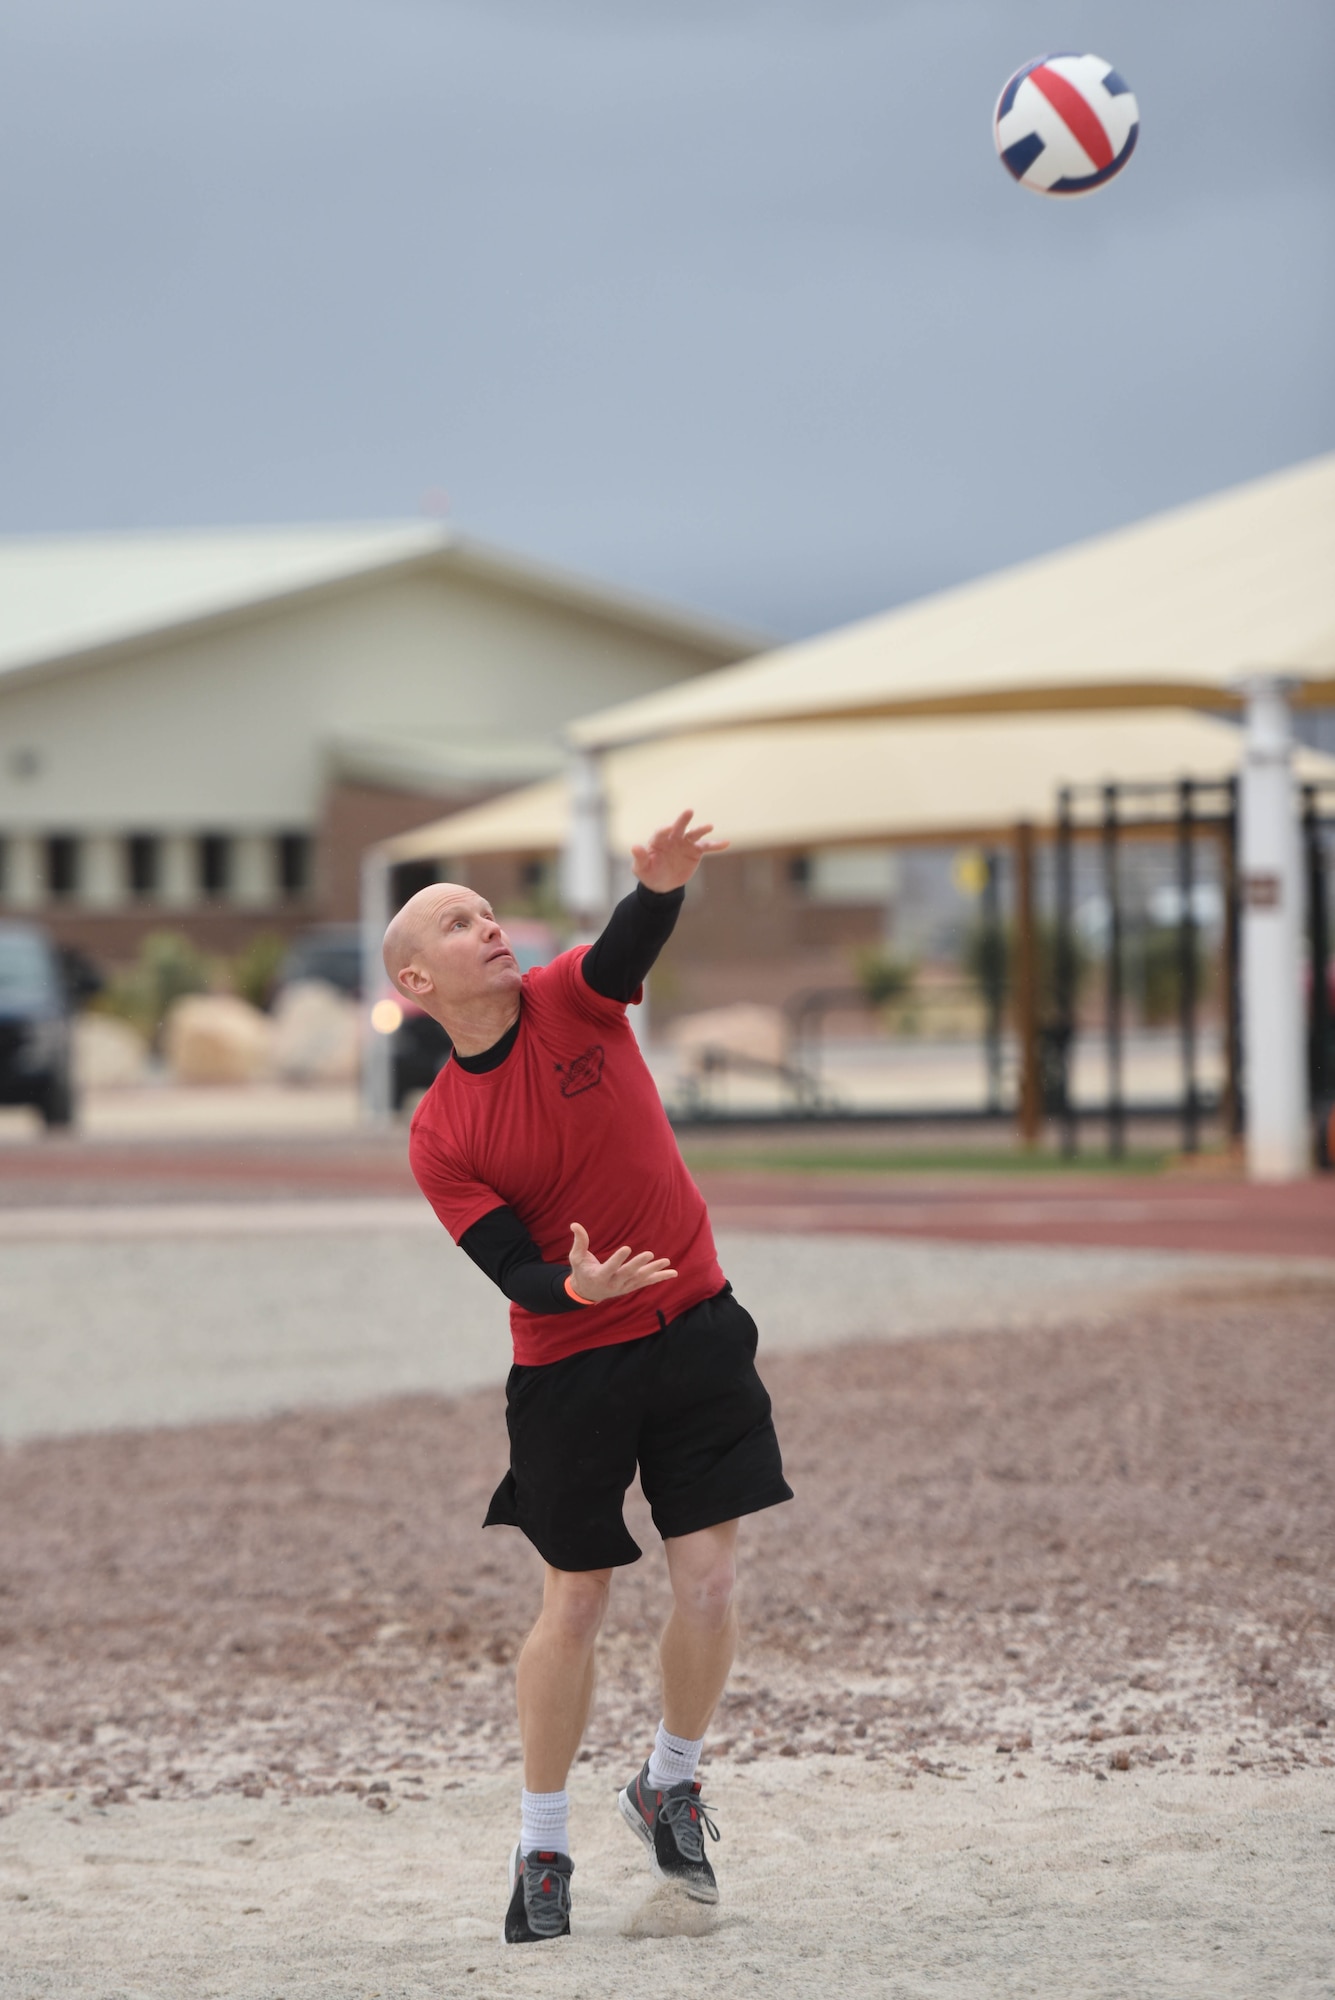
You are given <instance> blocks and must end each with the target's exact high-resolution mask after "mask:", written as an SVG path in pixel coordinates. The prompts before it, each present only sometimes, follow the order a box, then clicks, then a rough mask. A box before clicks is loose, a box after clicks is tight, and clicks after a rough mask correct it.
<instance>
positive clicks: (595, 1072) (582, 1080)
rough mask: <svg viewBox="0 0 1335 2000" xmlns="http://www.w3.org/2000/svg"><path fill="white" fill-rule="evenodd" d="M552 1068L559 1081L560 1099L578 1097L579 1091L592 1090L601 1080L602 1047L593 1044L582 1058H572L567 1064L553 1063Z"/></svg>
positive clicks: (598, 1043)
mask: <svg viewBox="0 0 1335 2000" xmlns="http://www.w3.org/2000/svg"><path fill="white" fill-rule="evenodd" d="M552 1068H553V1069H554V1070H555V1071H556V1074H557V1075H558V1076H559V1077H560V1079H561V1095H562V1097H578V1096H579V1094H580V1092H581V1090H592V1089H593V1087H594V1085H595V1084H596V1083H601V1082H602V1080H603V1045H602V1043H601V1042H593V1043H591V1044H590V1046H589V1047H588V1048H587V1049H585V1051H584V1053H583V1055H582V1056H574V1057H572V1059H571V1060H570V1061H569V1062H568V1063H553V1064H552Z"/></svg>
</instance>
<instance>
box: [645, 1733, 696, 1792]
mask: <svg viewBox="0 0 1335 2000" xmlns="http://www.w3.org/2000/svg"><path fill="white" fill-rule="evenodd" d="M704 1747H705V1739H704V1737H703V1736H702V1737H701V1738H700V1741H699V1742H698V1743H692V1742H691V1740H690V1738H689V1737H686V1736H669V1735H668V1733H667V1730H666V1729H665V1728H664V1727H663V1725H662V1723H661V1722H660V1723H659V1725H658V1734H657V1736H655V1738H654V1747H653V1753H652V1755H651V1756H650V1758H649V1783H650V1784H651V1785H652V1786H653V1788H654V1790H655V1791H656V1792H666V1791H667V1790H668V1789H669V1787H670V1786H672V1785H680V1784H684V1783H685V1782H686V1780H687V1779H688V1778H693V1777H694V1776H695V1767H696V1765H697V1764H698V1763H699V1762H700V1752H701V1751H702V1750H703V1749H704Z"/></svg>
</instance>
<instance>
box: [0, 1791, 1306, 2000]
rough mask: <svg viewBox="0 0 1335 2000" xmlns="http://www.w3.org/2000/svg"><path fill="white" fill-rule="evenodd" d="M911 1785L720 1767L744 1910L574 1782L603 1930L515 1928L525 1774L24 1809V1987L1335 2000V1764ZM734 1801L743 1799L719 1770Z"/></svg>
mask: <svg viewBox="0 0 1335 2000" xmlns="http://www.w3.org/2000/svg"><path fill="white" fill-rule="evenodd" d="M996 1763H997V1759H996V1758H995V1756H993V1757H992V1758H991V1759H990V1761H989V1759H988V1758H987V1757H985V1756H983V1755H981V1754H979V1753H974V1754H973V1756H972V1758H971V1760H970V1761H969V1762H968V1763H967V1764H966V1766H965V1769H964V1775H962V1776H961V1777H959V1778H957V1779H955V1780H954V1781H952V1780H949V1779H944V1778H940V1779H939V1778H932V1777H928V1776H920V1777H919V1778H918V1779H917V1780H916V1783H914V1784H912V1785H909V1784H907V1783H906V1781H905V1780H904V1779H903V1778H902V1777H891V1776H889V1775H888V1774H887V1773H886V1772H885V1770H884V1769H882V1770H879V1771H878V1770H877V1769H876V1768H875V1767H869V1766H866V1765H863V1764H861V1763H860V1762H856V1761H854V1760H852V1759H849V1758H813V1759H804V1760H801V1761H793V1760H783V1759H777V1758H776V1759H762V1760H760V1761H759V1762H757V1763H755V1764H752V1765H749V1766H747V1767H746V1768H744V1769H737V1768H733V1767H730V1768H728V1769H727V1770H726V1771H724V1772H720V1774H719V1782H718V1786H717V1788H716V1792H715V1802H716V1805H717V1808H718V1811H719V1815H720V1818H721V1820H722V1823H723V1829H724V1836H725V1837H724V1840H723V1842H722V1843H721V1844H720V1846H718V1847H717V1848H715V1849H714V1855H715V1858H716V1860H717V1863H718V1868H719V1873H720V1878H721V1881H722V1883H723V1900H722V1903H721V1905H720V1908H719V1911H718V1914H717V1919H716V1920H715V1919H713V1918H712V1917H711V1916H709V1915H708V1914H706V1915H705V1917H704V1920H703V1927H704V1934H703V1935H698V1936H690V1935H686V1936H683V1935H664V1933H670V1932H672V1931H673V1930H674V1929H677V1928H679V1927H680V1925H681V1922H682V1918H683V1914H684V1916H685V1918H686V1920H687V1922H688V1923H690V1922H692V1921H693V1922H694V1926H695V1927H697V1928H699V1927H701V1925H700V1912H699V1911H698V1909H696V1908H694V1907H693V1906H684V1905H683V1904H682V1903H681V1902H680V1901H679V1900H678V1899H677V1898H675V1897H673V1896H672V1895H670V1894H668V1893H667V1892H665V1891H662V1890H655V1889H654V1888H653V1885H652V1883H651V1881H650V1878H649V1875H648V1870H647V1866H646V1863H645V1861H644V1859H643V1856H642V1850H641V1849H640V1848H639V1846H638V1844H637V1843H636V1842H635V1840H634V1839H633V1837H632V1835H631V1834H630V1833H629V1832H628V1831H627V1829H626V1828H625V1827H623V1826H622V1825H621V1824H620V1822H619V1820H618V1818H617V1816H616V1812H615V1800H614V1796H613V1794H614V1784H615V1781H616V1780H617V1778H618V1777H619V1776H620V1775H621V1774H618V1773H610V1772H609V1773H606V1774H600V1775H597V1776H594V1775H590V1774H589V1773H588V1772H580V1773H578V1774H577V1775H576V1778H575V1780H574V1785H573V1790H574V1797H575V1815H576V1816H575V1833H574V1840H573V1845H574V1847H575V1850H576V1873H575V1885H574V1886H575V1891H576V1905H575V1915H576V1925H577V1931H576V1935H575V1936H573V1937H572V1938H571V1939H570V1940H569V1941H563V1942H561V1943H559V1944H554V1945H547V1946H530V1947H526V1948H523V1949H518V1948H509V1949H507V1948H505V1947H503V1946H502V1945H501V1944H500V1943H499V1925H500V1921H501V1916H502V1914H503V1905H504V1902H505V1887H504V1868H505V1859H506V1854H507V1849H508V1844H509V1843H510V1841H511V1840H512V1839H513V1836H514V1831H515V1828H514V1820H515V1797H514V1783H513V1780H512V1779H511V1778H507V1777H487V1778H472V1779H469V1780H468V1781H467V1782H466V1783H465V1784H463V1785H461V1786H460V1787H459V1788H458V1789H457V1790H453V1791H449V1792H446V1793H445V1794H444V1795H443V1796H440V1795H439V1794H438V1795H437V1796H435V1797H434V1798H432V1799H429V1800H428V1801H426V1802H425V1803H421V1804H417V1803H412V1802H407V1801H405V1802H402V1803H399V1804H398V1805H397V1806H395V1805H391V1806H390V1808H389V1809H388V1810H386V1811H381V1812H377V1811H371V1810H368V1809H367V1805H366V1801H365V1800H363V1799H359V1798H355V1797H352V1796H344V1797H337V1798H327V1799H306V1800H294V1801H293V1802H292V1803H291V1804H290V1805H286V1806H280V1805H279V1804H277V1803H276V1802H272V1801H270V1800H251V1799H245V1798H236V1797H227V1798H221V1797H220V1798H214V1799H205V1800H195V1801H191V1802H183V1803H180V1804H168V1803H166V1802H158V1803H148V1802H142V1803H139V1804H134V1805H129V1806H123V1807H112V1808H110V1809H102V1810H98V1809H96V1808H92V1807H90V1806H89V1804H88V1803H87V1801H86V1799H75V1800H73V1801H69V1800H52V1799H51V1798H49V1797H47V1798H45V1799H43V1800H41V1801H40V1802H33V1803H31V1804H27V1805H24V1806H21V1807H20V1808H19V1810H18V1811H17V1812H15V1813H13V1814H11V1815H10V1816H9V1817H8V1818H7V1819H5V1820H3V1821H0V1912H2V1913H3V1914H2V1915H0V1927H2V1931H3V1935H4V1938H5V1945H4V1952H3V1959H4V1969H3V1970H0V1994H3V1995H4V2000H38V1996H40V2000H147V1996H150V1995H151V1996H152V2000H197V1997H198V2000H204V1996H218V1997H219V2000H315V1997H316V1996H319V2000H354V1996H356V2000H376V1996H379V2000H428V1996H430V2000H444V1996H452V1995H456V1994H470V1995H479V1996H486V2000H491V1996H496V2000H503V1996H510V1995H528V1994H532V1995H535V1996H538V1995H540V1996H542V2000H577V1996H578V2000H604V1996H606V2000H622V1996H625V1995H646V1996H659V1995H669V1994H674V1995H675V1994H683V1995H684V1994H699V1995H719V1996H725V1995H726V1996H731V1995H739V1994H752V1993H754V1994H775V1995H783V1996H785V2000H787V1996H794V2000H798V1997H799V1996H806V1995H811V1996H813V2000H815V1996H820V2000H830V1996H843V1995H850V1996H854V1995H856V1996H860V1995H864V1994H871V1995H886V1996H891V1995H893V1996H896V2000H901V1996H902V2000H910V1996H911V2000H917V1996H924V2000H927V1996H931V2000H964V1996H968V2000H975V1996H976V2000H994V1996H997V1995H1009V1994H1024V1995H1038V1996H1047V1995H1052V1996H1054V2000H1056V1996H1060V2000H1076V1997H1077V1996H1078V2000H1115V1997H1116V2000H1122V1996H1125V2000H1159V1996H1164V2000H1167V1996H1177V1995H1198V1994H1199V1995H1209V1996H1211V2000H1227V1996H1234V1995H1236V1996H1238V2000H1264V1996H1270V1995H1274V1996H1276V2000H1280V1996H1282V2000H1318V1996H1323V2000H1324V1996H1328V1995H1330V1994H1332V1993H1335V1897H1333V1896H1332V1871H1333V1870H1335V1774H1332V1773H1330V1772H1324V1771H1323V1772H1320V1773H1310V1774H1301V1775H1295V1776H1293V1777H1290V1778H1286V1779H1283V1780H1276V1779H1266V1778H1262V1777H1259V1776H1257V1775H1255V1774H1248V1773H1241V1774H1238V1775H1235V1776H1233V1777H1229V1778H1214V1779H1210V1778H1207V1777H1203V1776H1202V1777H1197V1776H1194V1775H1187V1774H1185V1773H1181V1772H1174V1773H1172V1774H1169V1775H1162V1776H1161V1775H1159V1774H1157V1773H1155V1774H1151V1773H1150V1772H1148V1771H1141V1772H1138V1771H1131V1772H1129V1773H1126V1774H1120V1773H1117V1774H1113V1775H1112V1776H1111V1777H1110V1778H1109V1779H1108V1780H1107V1781H1105V1782H1101V1783H1100V1782H1097V1781H1095V1780H1094V1779H1093V1778H1092V1777H1088V1776H1086V1777H1072V1776H1068V1775H1058V1774H1054V1773H1052V1772H1050V1771H1044V1770H1043V1769H1041V1768H1040V1767H1038V1766H1037V1765H1036V1766H1035V1767H1034V1768H1033V1769H1031V1770H1030V1771H1029V1772H1028V1773H1027V1774H1026V1777H1025V1778H1024V1779H1023V1780H1021V1779H1020V1778H1019V1777H1018V1776H1017V1771H1018V1770H1019V1769H1021V1768H1023V1765H1022V1764H1017V1763H1016V1762H1014V1761H1012V1762H1010V1763H1008V1765H1007V1766H1006V1774H1007V1781H1006V1782H1004V1783H1003V1782H999V1773H998V1771H997V1770H996V1769H995V1768H993V1766H995V1764H996ZM711 1789H714V1788H711Z"/></svg>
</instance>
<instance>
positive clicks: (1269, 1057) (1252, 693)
mask: <svg viewBox="0 0 1335 2000" xmlns="http://www.w3.org/2000/svg"><path fill="white" fill-rule="evenodd" d="M1243 692H1244V694H1245V696H1246V703H1247V708H1246V747H1245V750H1244V753H1243V763H1242V785H1241V797H1240V800H1239V804H1240V808H1241V821H1242V825H1241V828H1240V833H1241V863H1242V866H1241V876H1242V1019H1243V1050H1244V1057H1245V1061H1246V1065H1247V1093H1246V1104H1247V1172H1248V1175H1249V1177H1250V1178H1251V1179H1252V1180H1254V1181H1290V1180H1298V1179H1300V1178H1301V1177H1302V1175H1304V1174H1305V1173H1306V1172H1307V1169H1308V1164H1309V1145H1308V1131H1307V1122H1308V1121H1307V1088H1306V1084H1307V1079H1306V1076H1305V1075H1304V1069H1305V1062H1304V1056H1305V1047H1304V1044H1305V1041H1306V1036H1305V1032H1304V1030H1305V1022H1304V1018H1303V989H1302V933H1303V921H1302V920H1303V879H1302V855H1301V851H1300V844H1299V839H1298V801H1297V796H1296V788H1295V785H1294V775H1293V725H1292V717H1291V716H1290V713H1289V703H1288V694H1287V690H1286V688H1285V685H1284V683H1283V682H1282V681H1281V680H1279V679H1277V678H1275V677H1274V676H1270V675H1267V676H1265V677H1261V676H1257V677H1256V678H1255V679H1253V680H1249V681H1248V682H1246V684H1245V686H1244V690H1243Z"/></svg>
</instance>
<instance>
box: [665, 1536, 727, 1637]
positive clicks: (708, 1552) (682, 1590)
mask: <svg viewBox="0 0 1335 2000" xmlns="http://www.w3.org/2000/svg"><path fill="white" fill-rule="evenodd" d="M687 1542H692V1543H696V1546H694V1547H687ZM673 1556H674V1560H673V1563H672V1597H673V1601H674V1603H675V1604H676V1607H677V1610H678V1611H679V1612H680V1613H681V1615H682V1617H683V1618H685V1619H686V1620H687V1621H688V1622H689V1623H690V1624H692V1625H699V1626H703V1627H704V1628H705V1629H706V1630H708V1631H711V1632H721V1631H722V1630H723V1627H724V1626H725V1625H726V1624H727V1622H728V1618H729V1615H730V1613H731V1611H732V1600H733V1593H734V1591H735V1590H736V1588H737V1558H736V1554H735V1550H734V1547H733V1545H732V1543H731V1542H730V1541H729V1542H711V1541H709V1540H707V1539H706V1537H705V1536H703V1535H701V1536H700V1537H699V1538H698V1541H697V1538H696V1537H694V1536H691V1537H686V1538H684V1539H683V1541H682V1542H680V1543H678V1544H677V1545H676V1547H675V1548H674V1550H673Z"/></svg>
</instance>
